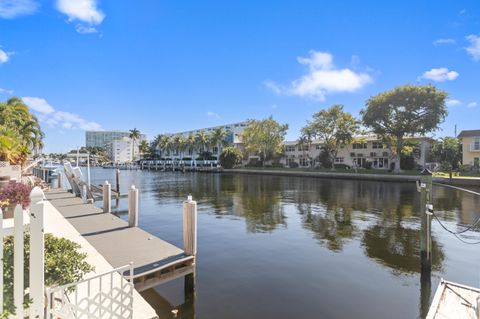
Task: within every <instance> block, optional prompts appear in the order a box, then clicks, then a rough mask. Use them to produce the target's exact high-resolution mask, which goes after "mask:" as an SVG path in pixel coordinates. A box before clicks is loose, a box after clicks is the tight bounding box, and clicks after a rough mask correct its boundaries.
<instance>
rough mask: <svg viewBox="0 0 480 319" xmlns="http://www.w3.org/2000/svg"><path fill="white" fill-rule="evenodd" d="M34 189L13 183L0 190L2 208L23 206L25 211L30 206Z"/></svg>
mask: <svg viewBox="0 0 480 319" xmlns="http://www.w3.org/2000/svg"><path fill="white" fill-rule="evenodd" d="M31 191H32V188H31V187H30V186H27V185H25V184H22V183H17V182H15V181H11V182H10V183H8V184H7V185H6V186H5V187H3V188H2V189H0V205H1V206H0V207H1V208H5V207H8V206H16V205H21V206H22V208H23V209H26V208H27V207H28V206H30V192H31Z"/></svg>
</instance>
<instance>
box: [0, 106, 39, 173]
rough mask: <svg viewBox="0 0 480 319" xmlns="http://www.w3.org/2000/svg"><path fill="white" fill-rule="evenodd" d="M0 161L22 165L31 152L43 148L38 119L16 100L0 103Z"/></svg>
mask: <svg viewBox="0 0 480 319" xmlns="http://www.w3.org/2000/svg"><path fill="white" fill-rule="evenodd" d="M0 137H1V139H0V159H2V160H8V161H9V162H11V163H14V164H22V163H23V162H24V161H25V160H26V159H27V157H28V155H29V154H31V153H32V152H33V151H36V150H39V149H41V148H42V147H43V142H42V139H43V137H44V135H43V132H42V130H41V128H40V124H39V121H38V119H37V118H36V117H35V116H34V115H33V114H31V113H30V111H29V109H28V107H27V105H25V103H24V102H23V101H22V100H21V99H19V98H17V97H13V98H10V99H9V100H8V101H7V102H6V103H0Z"/></svg>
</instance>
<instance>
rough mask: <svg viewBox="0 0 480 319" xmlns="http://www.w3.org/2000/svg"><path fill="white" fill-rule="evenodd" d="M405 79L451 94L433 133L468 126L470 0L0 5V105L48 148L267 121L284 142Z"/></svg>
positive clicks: (478, 49)
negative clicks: (12, 109) (19, 101)
mask: <svg viewBox="0 0 480 319" xmlns="http://www.w3.org/2000/svg"><path fill="white" fill-rule="evenodd" d="M405 83H417V84H426V83H434V84H435V85H437V86H438V87H439V88H440V89H443V90H446V91H447V92H448V93H449V103H448V104H449V116H448V118H447V120H446V121H445V123H444V124H443V125H442V130H441V131H439V132H437V133H436V136H443V135H453V133H454V125H455V124H457V126H458V130H462V129H478V128H480V121H479V115H480V89H479V88H480V2H479V1H395V2H393V1H369V2H368V1H328V2H327V1H318V0H317V1H280V0H277V1H267V0H265V1H253V0H242V1H159V0H142V1H113V0H110V1H107V0H103V1H94V0H58V1H57V0H49V1H47V0H0V100H6V99H7V98H9V97H10V96H19V97H22V98H24V100H25V101H26V102H27V104H29V106H30V107H31V108H32V110H33V111H34V112H35V113H36V114H37V115H39V117H40V119H41V120H42V127H43V128H44V130H45V132H46V152H53V151H55V152H57V151H66V150H68V149H72V148H75V147H76V146H77V145H83V144H84V130H85V129H95V128H98V129H105V130H109V129H121V130H123V129H125V130H127V129H131V128H133V127H136V128H138V129H140V130H141V131H142V132H144V133H146V134H147V135H148V136H149V137H150V138H151V137H153V136H154V135H155V134H158V133H162V132H176V131H181V130H188V129H194V128H202V127H209V126H214V125H219V124H223V123H231V122H237V121H242V120H245V119H249V118H264V117H267V116H269V115H273V116H274V118H275V119H277V120H279V121H280V122H283V123H288V124H289V125H290V130H289V133H288V136H287V137H288V138H289V139H295V138H297V137H298V131H299V129H300V128H301V127H302V126H303V125H304V124H305V121H306V120H307V119H309V118H310V117H311V115H312V114H313V113H314V112H317V111H318V110H320V109H322V108H326V107H328V106H330V105H332V104H336V103H341V104H344V105H345V109H346V110H348V111H350V112H352V113H353V114H354V115H358V112H359V110H360V109H361V108H362V107H364V102H365V100H366V99H368V98H369V97H370V96H372V95H375V94H377V93H379V92H381V91H383V90H386V89H390V88H392V87H394V86H396V85H401V84H405Z"/></svg>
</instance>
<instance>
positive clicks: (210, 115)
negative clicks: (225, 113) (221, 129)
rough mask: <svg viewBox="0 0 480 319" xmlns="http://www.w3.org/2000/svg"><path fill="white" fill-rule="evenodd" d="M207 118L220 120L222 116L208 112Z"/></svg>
mask: <svg viewBox="0 0 480 319" xmlns="http://www.w3.org/2000/svg"><path fill="white" fill-rule="evenodd" d="M207 116H208V117H213V118H217V119H219V118H220V115H218V114H217V113H215V112H210V111H209V112H207Z"/></svg>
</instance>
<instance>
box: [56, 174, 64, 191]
mask: <svg viewBox="0 0 480 319" xmlns="http://www.w3.org/2000/svg"><path fill="white" fill-rule="evenodd" d="M57 179H58V180H57V187H58V188H60V189H61V188H62V187H63V174H62V172H58V173H57Z"/></svg>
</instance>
